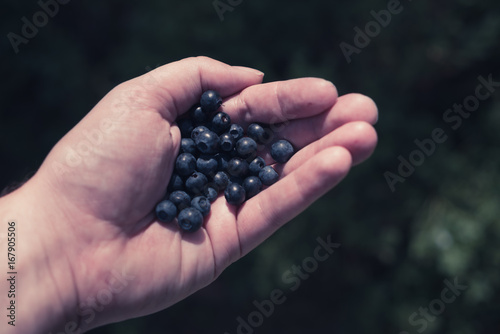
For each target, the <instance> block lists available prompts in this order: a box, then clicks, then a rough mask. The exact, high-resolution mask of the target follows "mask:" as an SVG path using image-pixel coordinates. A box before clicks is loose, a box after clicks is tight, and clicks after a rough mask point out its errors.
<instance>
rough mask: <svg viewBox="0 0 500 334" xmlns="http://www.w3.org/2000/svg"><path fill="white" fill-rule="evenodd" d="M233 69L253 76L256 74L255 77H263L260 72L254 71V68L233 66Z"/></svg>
mask: <svg viewBox="0 0 500 334" xmlns="http://www.w3.org/2000/svg"><path fill="white" fill-rule="evenodd" d="M233 68H236V69H238V70H241V71H245V72H248V73H253V74H256V75H258V76H260V77H263V76H264V73H263V72H261V71H259V70H256V69H254V68H250V67H245V66H233Z"/></svg>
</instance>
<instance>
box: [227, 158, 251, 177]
mask: <svg viewBox="0 0 500 334" xmlns="http://www.w3.org/2000/svg"><path fill="white" fill-rule="evenodd" d="M227 172H228V173H229V174H230V175H232V176H237V177H242V178H243V177H245V176H247V174H248V162H246V161H245V160H243V159H240V158H232V159H231V160H229V162H228V164H227Z"/></svg>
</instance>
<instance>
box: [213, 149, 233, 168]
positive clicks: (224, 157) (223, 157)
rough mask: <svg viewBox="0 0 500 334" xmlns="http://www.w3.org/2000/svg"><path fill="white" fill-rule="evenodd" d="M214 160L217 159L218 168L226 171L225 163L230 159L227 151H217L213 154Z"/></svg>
mask: <svg viewBox="0 0 500 334" xmlns="http://www.w3.org/2000/svg"><path fill="white" fill-rule="evenodd" d="M215 160H217V163H218V164H219V170H220V171H226V170H227V165H228V163H229V161H230V160H231V156H230V155H229V154H227V153H218V154H216V155H215Z"/></svg>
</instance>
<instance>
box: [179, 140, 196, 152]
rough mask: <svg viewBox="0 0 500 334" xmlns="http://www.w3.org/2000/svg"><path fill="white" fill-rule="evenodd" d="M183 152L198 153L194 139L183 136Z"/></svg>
mask: <svg viewBox="0 0 500 334" xmlns="http://www.w3.org/2000/svg"><path fill="white" fill-rule="evenodd" d="M181 153H191V154H192V155H196V153H197V151H196V144H195V143H194V140H192V139H191V138H182V139H181Z"/></svg>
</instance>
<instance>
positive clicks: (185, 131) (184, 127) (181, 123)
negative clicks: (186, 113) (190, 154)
mask: <svg viewBox="0 0 500 334" xmlns="http://www.w3.org/2000/svg"><path fill="white" fill-rule="evenodd" d="M177 126H178V127H179V130H181V136H182V138H189V137H190V136H191V131H193V129H194V126H193V121H192V120H191V119H190V118H181V119H178V120H177Z"/></svg>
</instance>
